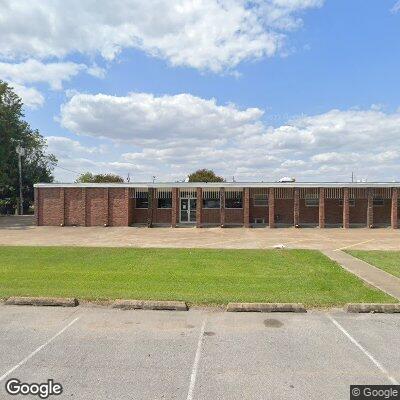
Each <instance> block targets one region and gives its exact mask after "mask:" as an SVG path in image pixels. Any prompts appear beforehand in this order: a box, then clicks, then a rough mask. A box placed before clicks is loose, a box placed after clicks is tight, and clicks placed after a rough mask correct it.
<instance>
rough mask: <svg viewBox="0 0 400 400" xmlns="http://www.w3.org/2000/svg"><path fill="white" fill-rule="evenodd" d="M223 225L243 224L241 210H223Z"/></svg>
mask: <svg viewBox="0 0 400 400" xmlns="http://www.w3.org/2000/svg"><path fill="white" fill-rule="evenodd" d="M225 224H243V208H225Z"/></svg>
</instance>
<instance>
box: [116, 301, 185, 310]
mask: <svg viewBox="0 0 400 400" xmlns="http://www.w3.org/2000/svg"><path fill="white" fill-rule="evenodd" d="M112 308H120V309H122V310H169V311H187V310H188V306H187V304H186V303H185V302H184V301H153V300H121V299H118V300H115V301H114V303H113V304H112Z"/></svg>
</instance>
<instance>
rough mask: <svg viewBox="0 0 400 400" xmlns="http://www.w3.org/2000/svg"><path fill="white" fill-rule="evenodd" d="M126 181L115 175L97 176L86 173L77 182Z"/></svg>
mask: <svg viewBox="0 0 400 400" xmlns="http://www.w3.org/2000/svg"><path fill="white" fill-rule="evenodd" d="M123 181H124V179H123V178H122V177H120V176H119V175H115V174H96V175H93V174H92V173H91V172H85V173H84V174H81V175H80V176H79V178H78V179H77V180H76V182H78V183H122V182H123Z"/></svg>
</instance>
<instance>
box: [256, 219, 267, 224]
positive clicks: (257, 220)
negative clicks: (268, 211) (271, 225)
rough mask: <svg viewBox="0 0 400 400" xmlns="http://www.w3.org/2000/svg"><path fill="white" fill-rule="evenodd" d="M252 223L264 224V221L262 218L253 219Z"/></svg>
mask: <svg viewBox="0 0 400 400" xmlns="http://www.w3.org/2000/svg"><path fill="white" fill-rule="evenodd" d="M254 223H255V224H264V223H265V219H264V218H254Z"/></svg>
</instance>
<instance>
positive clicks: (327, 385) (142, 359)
mask: <svg viewBox="0 0 400 400" xmlns="http://www.w3.org/2000/svg"><path fill="white" fill-rule="evenodd" d="M399 331H400V315H383V314H345V313H344V312H343V311H341V310H333V311H332V310H331V311H311V312H309V313H307V314H283V313H274V314H272V313H270V314H259V313H226V312H223V311H215V310H214V311H213V310H190V311H188V312H166V311H164V312H163V311H121V310H114V309H109V308H105V307H92V306H91V307H88V306H79V307H76V308H69V309H62V308H48V307H25V306H5V305H0V386H1V388H0V398H1V399H3V398H4V399H7V398H16V399H18V398H21V399H22V398H27V397H26V396H11V395H8V394H7V393H6V392H5V382H6V381H7V380H8V379H10V378H18V379H20V380H21V381H22V382H30V383H31V382H37V383H39V382H45V381H46V380H47V379H49V378H52V379H54V381H56V382H58V383H61V384H62V386H63V394H62V395H60V396H57V397H52V398H60V399H97V400H102V399H107V400H108V399H143V400H145V399H146V400H148V399H182V400H188V399H189V400H191V399H204V400H209V399H229V400H231V399H240V400H243V399H263V400H264V399H321V398H323V399H335V400H337V399H348V398H349V385H351V384H391V383H394V384H398V383H399V381H400V363H399V360H400V335H399V334H398V333H399ZM28 398H31V397H28ZM36 398H38V397H36Z"/></svg>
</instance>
